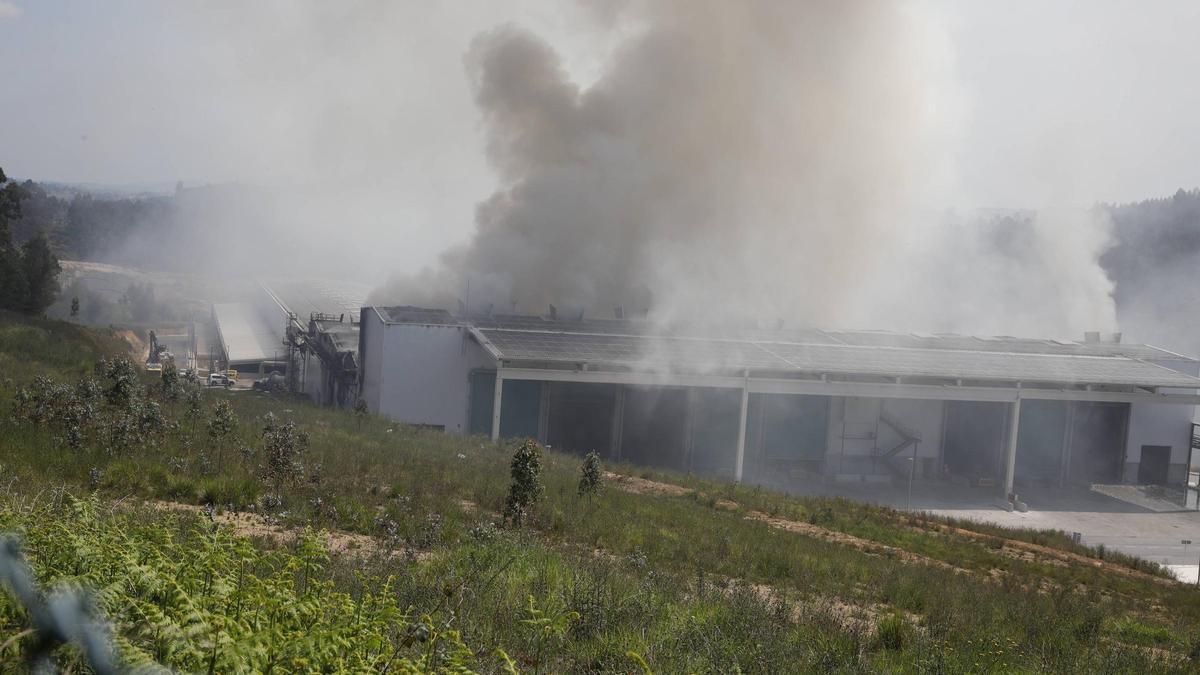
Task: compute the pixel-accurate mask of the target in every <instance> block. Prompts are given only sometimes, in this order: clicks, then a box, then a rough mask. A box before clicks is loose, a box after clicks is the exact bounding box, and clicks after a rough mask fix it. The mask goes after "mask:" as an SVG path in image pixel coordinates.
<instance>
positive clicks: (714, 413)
mask: <svg viewBox="0 0 1200 675" xmlns="http://www.w3.org/2000/svg"><path fill="white" fill-rule="evenodd" d="M360 355H361V361H362V370H361V373H362V374H361V378H360V390H361V395H362V396H363V397H364V398H365V399H366V401H367V403H368V405H369V406H370V407H371V409H372V410H374V411H377V412H380V413H383V414H385V415H388V416H391V417H393V418H395V419H397V420H400V421H404V422H409V423H414V424H422V425H426V426H431V427H434V428H440V429H444V430H446V431H453V432H465V433H480V434H487V435H490V436H491V437H492V438H499V437H502V436H528V437H533V438H537V439H538V440H540V441H541V442H543V443H546V444H549V445H551V446H553V447H555V448H559V449H563V450H567V451H574V452H587V451H591V450H596V451H598V452H600V453H601V454H603V455H605V456H606V457H608V458H609V459H610V460H620V461H630V462H634V463H639V464H647V465H657V466H666V467H671V468H676V469H680V470H684V471H692V472H696V473H705V474H710V475H718V476H725V477H728V478H730V479H733V480H739V481H743V480H744V481H752V482H764V483H771V482H777V481H780V480H787V479H793V478H803V477H812V478H816V477H819V478H821V479H822V480H856V481H875V480H878V481H885V480H890V479H891V477H893V476H905V477H907V476H909V475H910V472H911V473H913V474H916V475H918V476H921V477H923V478H930V479H941V478H945V479H954V480H959V481H965V482H970V483H974V484H982V485H987V484H994V485H996V486H998V487H1003V488H1004V490H1005V491H1006V492H1007V493H1008V494H1012V493H1013V491H1014V486H1015V485H1020V484H1023V483H1039V484H1059V485H1061V484H1066V483H1081V484H1094V483H1118V482H1140V483H1174V484H1182V483H1183V482H1184V481H1185V480H1186V475H1187V462H1188V453H1189V448H1190V441H1191V422H1192V417H1193V414H1194V412H1195V406H1196V404H1197V400H1198V399H1197V396H1196V391H1197V389H1200V378H1198V375H1200V362H1198V361H1197V360H1196V359H1193V358H1189V357H1186V356H1182V355H1180V354H1175V353H1173V352H1169V351H1166V350H1163V349H1158V348H1156V347H1151V346H1147V345H1136V344H1121V343H1120V342H1119V339H1118V340H1115V341H1114V340H1113V339H1111V338H1110V339H1108V340H1102V339H1100V337H1099V336H1093V337H1092V339H1089V340H1085V341H1083V342H1070V341H1054V340H1034V339H1019V338H1009V337H1000V338H983V337H969V336H961V335H917V334H898V333H887V332H879V331H820V330H811V329H798V330H785V329H782V328H781V329H774V330H766V329H761V328H726V329H719V330H714V329H712V328H711V327H699V326H672V327H665V326H662V325H659V324H655V323H653V322H648V321H639V320H586V321H584V320H578V321H572V320H562V319H550V318H543V317H527V316H495V317H467V318H464V317H455V316H452V315H450V314H448V313H446V312H444V311H440V310H428V309H421V308H412V307H391V308H382V307H380V308H370V307H368V308H364V310H363V312H362V324H361V341H360Z"/></svg>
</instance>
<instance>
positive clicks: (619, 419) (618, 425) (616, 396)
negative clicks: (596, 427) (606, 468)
mask: <svg viewBox="0 0 1200 675" xmlns="http://www.w3.org/2000/svg"><path fill="white" fill-rule="evenodd" d="M624 428H625V386H624V385H621V384H618V385H616V389H615V391H614V392H613V418H612V432H611V433H610V434H609V448H608V456H609V457H610V458H612V461H614V462H619V461H621V431H622V430H623V429H624Z"/></svg>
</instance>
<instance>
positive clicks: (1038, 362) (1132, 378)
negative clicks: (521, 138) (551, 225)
mask: <svg viewBox="0 0 1200 675" xmlns="http://www.w3.org/2000/svg"><path fill="white" fill-rule="evenodd" d="M480 332H481V333H482V334H483V335H484V337H485V338H486V339H487V340H488V341H489V342H491V344H492V345H493V346H494V347H495V348H496V349H497V350H499V352H500V353H501V355H502V358H504V359H506V360H510V361H537V362H560V363H571V364H580V363H592V364H607V365H615V366H624V367H635V368H637V367H641V368H647V369H654V368H664V369H678V370H688V371H700V372H704V371H709V370H722V371H740V370H756V371H778V372H802V373H813V374H815V373H830V374H844V375H879V376H888V377H937V378H947V379H965V380H998V381H1021V382H1031V383H1032V382H1054V383H1060V382H1067V383H1079V384H1111V385H1126V386H1161V387H1196V386H1197V385H1200V380H1196V379H1195V378H1192V377H1189V376H1186V375H1183V374H1181V373H1176V372H1174V371H1171V370H1168V369H1166V368H1161V367H1159V366H1155V365H1152V364H1148V363H1144V362H1141V361H1137V360H1134V359H1129V358H1119V357H1100V356H1079V355H1061V354H1037V353H1034V354H1030V353H1013V352H995V351H969V350H949V349H917V348H909V347H902V348H897V347H878V346H861V345H831V344H798V343H789V342H753V341H737V340H709V339H697V338H679V337H661V336H637V335H615V334H614V335H603V334H592V333H569V332H561V331H560V332H548V331H528V330H522V331H518V330H508V329H498V328H484V329H481V331H480Z"/></svg>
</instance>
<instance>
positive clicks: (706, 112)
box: [374, 2, 943, 323]
mask: <svg viewBox="0 0 1200 675" xmlns="http://www.w3.org/2000/svg"><path fill="white" fill-rule="evenodd" d="M603 18H604V21H605V22H606V25H608V26H609V28H608V29H609V30H620V31H624V32H626V33H628V34H629V37H628V38H627V39H626V40H625V42H624V43H623V45H622V46H621V48H620V49H619V50H618V52H617V53H616V55H615V56H614V58H613V59H612V61H611V63H610V64H609V65H608V67H607V69H606V70H605V71H604V72H603V74H602V75H601V77H600V78H599V80H598V81H597V82H596V83H594V84H593V85H591V86H588V87H580V86H579V85H577V84H576V83H574V82H572V81H571V79H570V78H569V77H568V74H567V72H566V71H565V69H564V68H563V66H562V64H561V63H560V60H559V58H558V56H557V55H556V54H555V52H554V51H553V50H552V49H551V48H550V47H549V46H548V45H547V44H546V43H545V42H544V41H542V40H541V39H539V38H538V37H537V36H535V35H533V34H531V33H528V32H526V31H524V30H521V29H520V28H517V27H513V26H502V27H500V28H497V29H495V30H492V31H490V32H487V33H485V34H483V35H480V36H479V37H478V38H477V39H475V41H474V42H473V43H472V45H471V46H470V49H469V51H468V53H467V56H466V67H467V73H468V76H469V78H470V81H471V84H472V87H473V91H474V95H475V100H476V102H477V104H478V106H479V108H480V110H481V112H482V116H483V124H484V128H485V130H486V137H487V156H488V159H489V160H490V163H491V165H492V167H493V168H494V170H495V172H496V175H497V177H498V179H499V187H498V189H497V190H496V192H495V193H494V194H493V195H492V196H491V197H489V198H488V199H486V200H484V201H483V202H482V203H480V204H479V205H478V207H477V210H476V225H477V230H476V233H475V236H474V237H473V239H472V240H471V241H470V242H469V243H468V244H467V245H465V246H463V247H460V248H458V249H455V250H452V251H450V252H448V253H447V254H446V255H445V256H444V257H443V259H442V260H441V262H440V264H439V265H437V266H435V267H434V268H432V269H431V270H428V271H426V272H425V273H422V274H418V275H401V276H400V277H398V278H397V279H395V280H394V282H393V283H392V284H390V285H389V286H388V287H387V288H385V289H382V290H380V291H379V292H377V293H376V294H375V297H374V301H376V302H412V303H419V304H437V305H442V306H453V305H454V304H455V300H456V299H462V298H464V297H465V296H466V293H467V289H466V287H467V284H468V283H469V284H470V294H471V301H472V302H471V304H472V305H474V306H478V305H480V304H482V303H485V302H486V303H492V304H494V305H495V306H496V307H500V308H504V309H508V308H510V307H511V305H512V304H513V303H516V305H517V307H518V309H522V310H525V311H540V310H542V309H543V308H544V307H545V306H546V305H547V304H549V303H556V304H558V305H560V306H562V305H568V306H579V307H587V308H590V309H591V310H592V311H602V312H605V313H607V312H609V311H610V310H611V308H612V306H614V305H623V306H625V307H627V308H632V309H640V308H651V309H653V310H654V311H655V312H656V313H657V314H659V315H662V316H666V317H668V318H669V317H671V316H675V315H679V314H694V313H697V312H707V313H711V312H719V313H722V314H724V315H730V314H735V315H736V314H741V315H750V316H758V317H762V316H768V317H777V316H786V317H790V318H791V317H794V318H799V319H802V320H805V321H812V322H824V323H840V322H845V321H850V320H863V319H865V318H867V317H869V315H870V313H871V312H870V311H869V309H868V308H869V306H870V303H869V302H866V301H865V300H864V298H865V297H866V296H867V295H869V294H868V293H866V292H865V290H864V289H865V288H866V287H867V286H869V284H868V283H866V282H867V281H869V279H870V278H871V277H874V276H876V275H878V274H882V273H886V272H887V271H888V270H887V266H888V265H889V261H888V260H887V256H886V255H885V252H887V251H888V250H889V248H891V247H892V246H893V244H894V242H895V240H896V239H897V237H898V236H900V235H901V233H902V228H901V227H899V226H898V224H899V220H900V219H902V218H905V217H907V216H908V214H909V213H910V212H911V211H912V210H913V208H914V206H916V205H917V204H918V203H919V201H920V200H923V199H927V198H928V197H929V191H930V190H931V189H932V185H933V183H934V182H936V181H935V180H934V179H936V177H937V176H938V175H939V172H940V171H941V170H942V169H943V167H942V166H941V159H942V158H941V156H940V155H938V154H937V153H936V152H934V151H935V150H937V149H939V148H940V147H941V143H940V138H939V134H940V128H939V124H938V121H939V118H938V114H937V113H936V112H935V109H936V108H937V106H936V105H935V103H936V100H935V98H934V91H935V90H936V85H937V84H938V83H939V77H940V76H941V67H942V66H941V63H940V61H939V56H938V54H937V50H936V48H935V47H936V45H937V39H936V37H937V36H936V35H935V34H934V33H936V26H933V25H932V24H931V23H930V22H929V21H927V19H926V17H924V16H923V15H922V14H921V13H920V12H919V11H916V10H914V9H912V8H911V7H904V6H900V5H894V4H885V3H874V2H869V3H868V2H862V3H859V2H828V3H725V2H651V3H640V2H634V3H627V4H626V6H625V7H624V8H623V11H622V12H620V13H618V14H617V15H615V16H607V15H606V16H604V17H603Z"/></svg>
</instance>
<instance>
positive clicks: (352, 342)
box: [212, 279, 368, 407]
mask: <svg viewBox="0 0 1200 675" xmlns="http://www.w3.org/2000/svg"><path fill="white" fill-rule="evenodd" d="M367 291H368V289H367V287H365V286H362V285H359V284H353V283H348V282H331V281H320V280H297V279H288V280H278V279H276V280H267V281H263V282H260V283H257V284H254V285H253V286H252V287H250V288H248V289H246V291H245V292H244V293H243V294H242V295H241V296H240V297H239V299H238V301H236V302H221V303H214V304H213V312H212V314H213V325H214V327H215V333H216V336H215V337H216V340H215V345H216V347H217V351H218V352H219V353H217V354H214V360H217V361H219V362H221V363H224V364H226V367H228V368H233V369H235V370H237V371H239V373H241V374H242V375H244V376H249V377H251V378H253V377H256V376H259V375H262V374H263V373H264V372H265V371H267V370H272V371H279V372H283V373H285V375H286V376H287V379H288V383H289V386H290V387H291V389H292V390H293V391H297V392H303V393H306V394H308V395H309V396H310V397H311V398H312V399H313V401H315V402H316V403H318V404H320V405H332V406H347V407H348V406H350V405H353V404H354V401H355V400H356V399H357V390H358V364H357V358H358V311H359V308H360V307H361V306H362V304H363V299H364V298H365V297H366V295H367Z"/></svg>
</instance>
